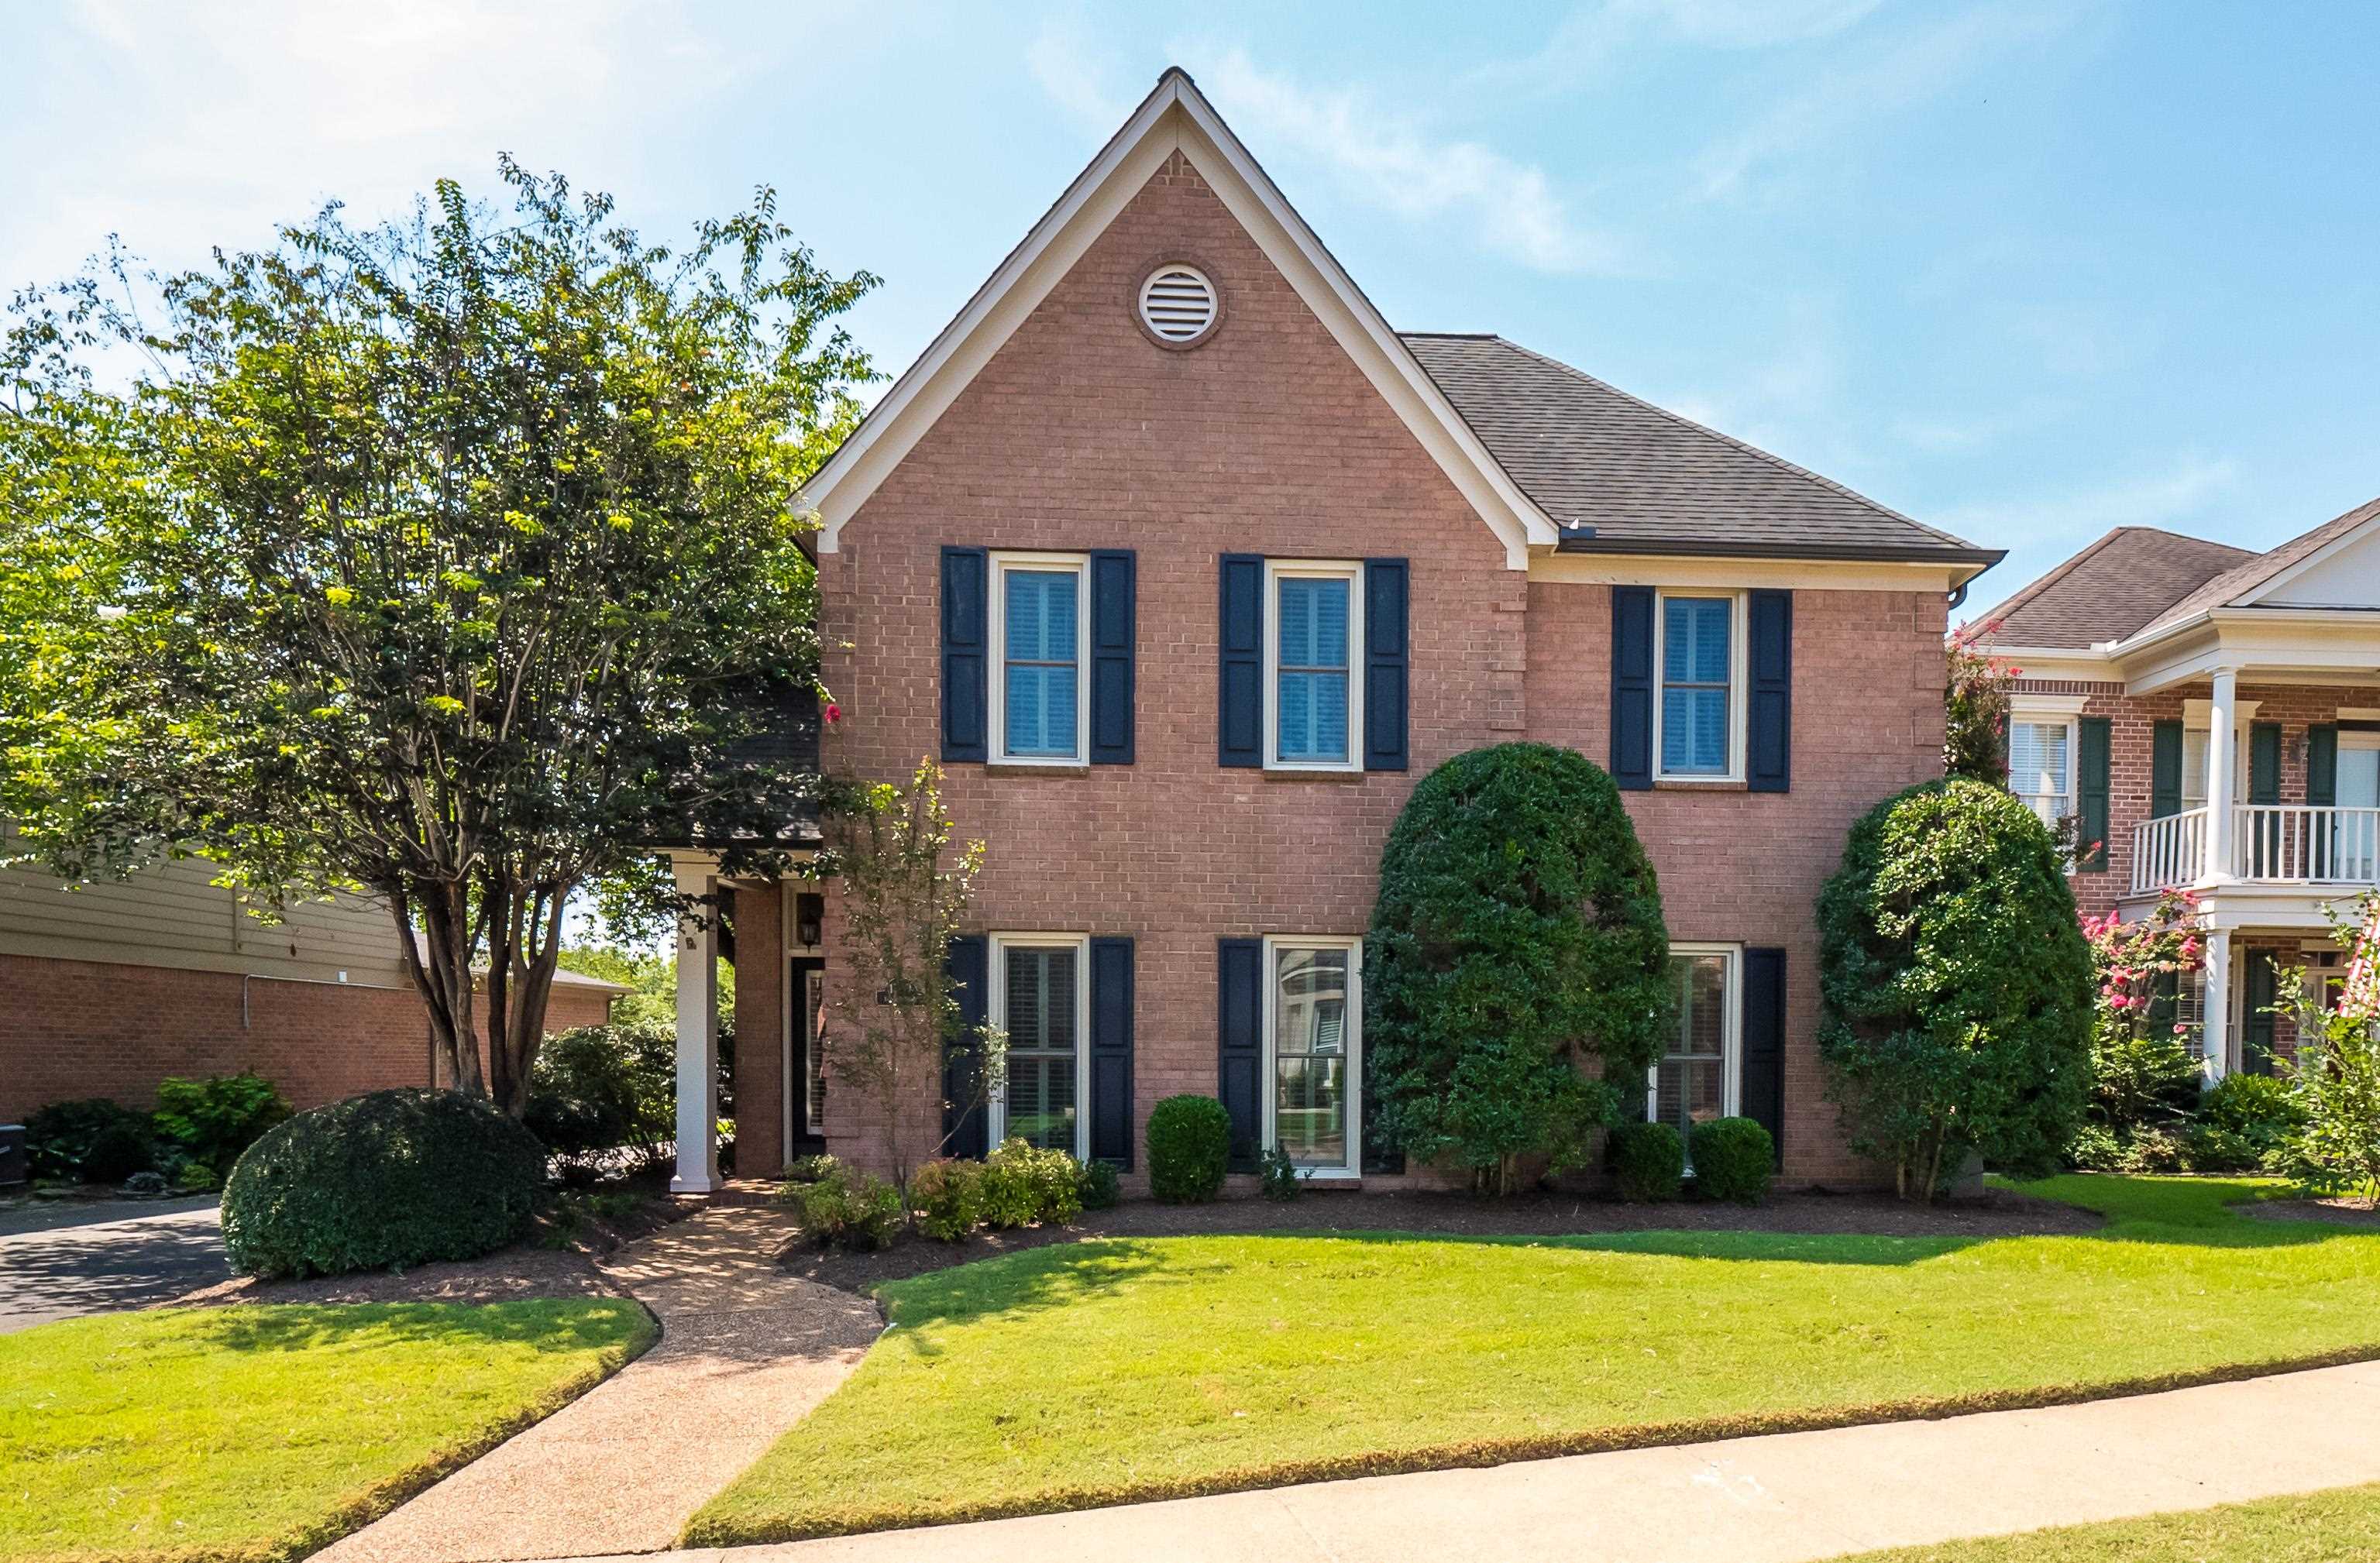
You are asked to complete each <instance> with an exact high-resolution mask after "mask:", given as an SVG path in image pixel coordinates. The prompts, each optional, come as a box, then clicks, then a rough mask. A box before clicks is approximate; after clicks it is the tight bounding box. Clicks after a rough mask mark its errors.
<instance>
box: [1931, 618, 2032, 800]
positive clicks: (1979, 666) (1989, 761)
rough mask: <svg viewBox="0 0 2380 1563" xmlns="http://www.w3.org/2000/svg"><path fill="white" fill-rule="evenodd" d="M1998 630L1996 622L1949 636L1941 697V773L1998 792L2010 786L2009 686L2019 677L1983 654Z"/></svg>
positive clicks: (2004, 661) (1987, 653)
mask: <svg viewBox="0 0 2380 1563" xmlns="http://www.w3.org/2000/svg"><path fill="white" fill-rule="evenodd" d="M1999 628H2000V621H1999V620H1998V619H1993V620H1991V621H1989V622H1987V623H1985V624H1968V625H1965V626H1963V627H1961V628H1960V629H1956V630H1953V631H1952V632H1951V633H1950V637H1949V642H1948V645H1947V655H1948V657H1949V680H1948V682H1947V683H1946V684H1945V685H1944V687H1943V692H1942V714H1943V718H1944V721H1943V724H1942V773H1943V774H1944V775H1945V776H1949V777H1961V776H1963V777H1965V778H1966V779H1967V780H1968V781H1970V782H1986V783H1988V784H1989V785H1991V786H1994V787H2005V786H2007V785H2008V720H2009V686H2010V685H2012V684H2014V683H2015V682H2016V676H2017V673H2018V671H2019V670H2018V669H2016V668H2013V667H2011V666H2010V665H2009V663H2008V662H2007V661H2006V660H2003V659H2001V658H1998V657H1995V656H1993V655H1992V654H1991V653H1990V652H1988V651H1986V650H1985V649H1984V648H1983V646H1982V642H1983V640H1984V637H1985V636H1990V635H1994V634H1997V633H1998V630H1999Z"/></svg>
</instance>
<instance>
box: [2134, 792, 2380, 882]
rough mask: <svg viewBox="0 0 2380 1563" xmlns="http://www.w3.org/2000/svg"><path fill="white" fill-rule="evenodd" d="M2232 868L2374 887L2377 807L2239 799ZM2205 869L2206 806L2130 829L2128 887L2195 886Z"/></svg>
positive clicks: (2239, 873) (2379, 863) (2277, 878)
mask: <svg viewBox="0 0 2380 1563" xmlns="http://www.w3.org/2000/svg"><path fill="white" fill-rule="evenodd" d="M2230 855H2231V865H2230V873H2231V876H2232V878H2237V879H2248V880H2254V881H2259V882H2263V883H2277V884H2350V885H2370V884H2380V808H2335V807H2317V806H2313V805H2310V804H2243V805H2241V806H2239V807H2237V808H2235V809H2233V810H2232V811H2231V854H2230ZM2205 866H2206V810H2204V808H2192V809H2184V810H2183V811H2182V812H2181V813H2180V814H2168V815H2167V816H2165V817H2164V818H2159V819H2144V820H2143V821H2141V822H2140V823H2139V824H2138V825H2135V826H2133V827H2132V891H2133V893H2135V894H2144V893H2147V892H2149V891H2160V890H2165V889H2168V888H2169V887H2172V886H2176V885H2187V884H2192V883H2195V882H2196V881H2197V880H2198V878H2200V876H2201V875H2202V874H2203V873H2204V870H2205Z"/></svg>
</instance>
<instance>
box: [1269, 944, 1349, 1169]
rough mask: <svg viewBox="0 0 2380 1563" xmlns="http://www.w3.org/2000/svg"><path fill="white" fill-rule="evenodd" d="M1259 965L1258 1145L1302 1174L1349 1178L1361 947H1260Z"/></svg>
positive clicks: (1306, 945)
mask: <svg viewBox="0 0 2380 1563" xmlns="http://www.w3.org/2000/svg"><path fill="white" fill-rule="evenodd" d="M1265 963H1266V970H1267V973H1268V974H1269V975H1268V983H1269V987H1270V990H1271V997H1270V1001H1269V1004H1268V1005H1267V1007H1266V1013H1265V1053H1266V1057H1267V1058H1268V1060H1269V1061H1270V1065H1271V1092H1270V1096H1269V1099H1268V1100H1267V1102H1266V1104H1265V1128H1266V1133H1265V1144H1266V1145H1267V1146H1273V1145H1279V1146H1280V1147H1281V1149H1283V1150H1284V1151H1286V1152H1287V1153H1288V1154H1289V1159H1290V1160H1291V1161H1292V1162H1293V1163H1295V1164H1296V1165H1297V1166H1298V1167H1300V1168H1302V1169H1306V1170H1309V1171H1312V1172H1315V1173H1318V1174H1320V1175H1324V1176H1343V1175H1349V1174H1352V1173H1354V1170H1355V1169H1356V1168H1357V1167H1358V1166H1359V1165H1360V1162H1359V1160H1358V1157H1359V1154H1360V1153H1359V1147H1358V1145H1357V1143H1356V1142H1357V1138H1358V1135H1359V1134H1360V1133H1361V1126H1360V1123H1359V1121H1358V1112H1357V1109H1356V1104H1357V1103H1359V1102H1361V1101H1362V1099H1363V1089H1362V1084H1361V1081H1362V1068H1363V1046H1362V1037H1361V1035H1360V1033H1361V1031H1362V1028H1363V1012H1364V1007H1363V1001H1362V996H1361V991H1360V989H1359V988H1358V987H1357V984H1358V983H1359V982H1360V981H1361V974H1362V969H1363V947H1362V943H1361V941H1360V940H1356V939H1322V938H1283V939H1267V940H1266V941H1265Z"/></svg>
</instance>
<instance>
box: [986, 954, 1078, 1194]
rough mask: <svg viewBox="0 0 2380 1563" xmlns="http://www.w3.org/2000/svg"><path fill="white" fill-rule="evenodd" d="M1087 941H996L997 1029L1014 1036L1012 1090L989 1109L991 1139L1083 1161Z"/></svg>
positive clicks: (994, 1003)
mask: <svg viewBox="0 0 2380 1563" xmlns="http://www.w3.org/2000/svg"><path fill="white" fill-rule="evenodd" d="M1088 945H1089V941H1088V939H1086V938H1084V937H1083V936H1081V935H1078V934H995V935H994V936H992V941H991V947H992V949H991V953H992V960H991V970H992V987H991V1024H994V1025H996V1026H998V1027H1000V1028H1001V1030H1002V1031H1003V1032H1005V1033H1006V1034H1007V1036H1008V1084H1007V1088H1006V1089H1005V1090H1004V1091H1003V1092H1002V1093H1001V1096H1000V1098H999V1099H998V1100H996V1101H994V1102H993V1103H992V1104H991V1140H992V1143H993V1144H994V1145H998V1144H999V1143H1001V1142H1002V1141H1003V1140H1008V1139H1018V1140H1023V1141H1025V1142H1026V1143H1027V1144H1028V1145H1037V1146H1038V1147H1040V1148H1041V1149H1043V1150H1062V1151H1064V1152H1065V1153H1066V1154H1067V1155H1069V1156H1074V1157H1081V1156H1084V1155H1086V1154H1087V1152H1088V1149H1089V1147H1088V1146H1087V1145H1086V1144H1085V1143H1084V1142H1085V1136H1084V1133H1083V1131H1084V1126H1085V1125H1084V1118H1083V1113H1082V1101H1083V1097H1084V1096H1085V1094H1086V1091H1087V1083H1086V1081H1085V1078H1084V1070H1085V1067H1086V1064H1087V1059H1088V1055H1087V1053H1086V1052H1085V1051H1084V1048H1083V1034H1084V1032H1085V1031H1086V1030H1087V1029H1088V1022H1089V1016H1090V1007H1091V996H1090V961H1089V949H1088Z"/></svg>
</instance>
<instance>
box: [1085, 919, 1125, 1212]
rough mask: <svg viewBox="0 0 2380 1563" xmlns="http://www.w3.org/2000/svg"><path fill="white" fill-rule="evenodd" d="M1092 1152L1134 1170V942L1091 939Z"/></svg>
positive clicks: (1093, 1154) (1119, 1165) (1103, 1159)
mask: <svg viewBox="0 0 2380 1563" xmlns="http://www.w3.org/2000/svg"><path fill="white" fill-rule="evenodd" d="M1091 1155H1092V1156H1093V1157H1096V1158H1098V1159H1099V1160H1101V1161H1112V1162H1114V1163H1115V1164H1116V1165H1117V1166H1118V1167H1121V1168H1123V1169H1124V1170H1126V1171H1130V1170H1131V1169H1132V940H1130V939H1093V940H1091Z"/></svg>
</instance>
